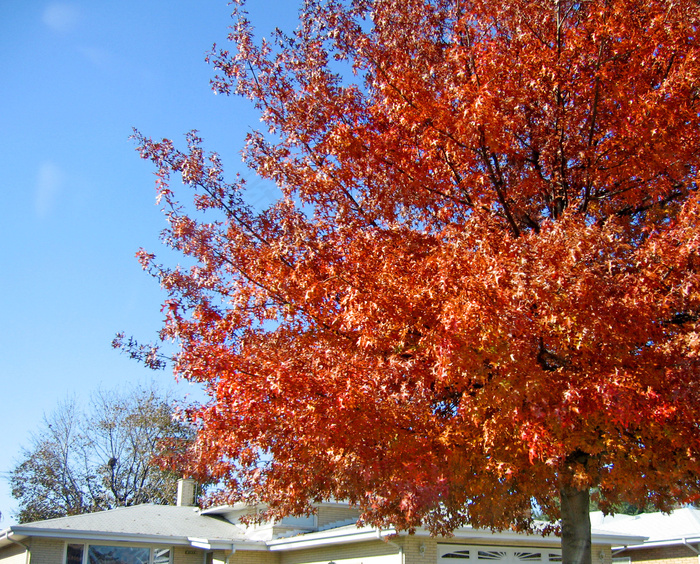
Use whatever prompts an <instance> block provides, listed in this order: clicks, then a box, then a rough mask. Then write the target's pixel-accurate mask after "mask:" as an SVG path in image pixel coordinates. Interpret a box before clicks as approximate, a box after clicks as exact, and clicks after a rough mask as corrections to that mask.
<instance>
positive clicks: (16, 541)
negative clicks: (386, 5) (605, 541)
mask: <svg viewBox="0 0 700 564" xmlns="http://www.w3.org/2000/svg"><path fill="white" fill-rule="evenodd" d="M13 534H14V533H13V532H12V531H7V532H5V535H4V536H5V538H6V539H7V540H9V541H10V542H11V543H14V544H17V545H19V546H21V547H22V548H23V549H24V562H25V564H29V556H30V554H29V546H27V545H26V544H24V543H22V542H20V541H18V540H15V539H13V538H11V537H10V535H13ZM684 540H685V539H684Z"/></svg>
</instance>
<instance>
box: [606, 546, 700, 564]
mask: <svg viewBox="0 0 700 564" xmlns="http://www.w3.org/2000/svg"><path fill="white" fill-rule="evenodd" d="M615 556H629V557H630V561H631V562H632V564H635V563H636V562H640V563H644V564H652V563H653V564H698V562H699V559H698V555H697V554H696V553H695V552H693V551H692V550H691V549H690V548H688V547H687V546H684V545H682V544H676V545H670V546H663V547H657V548H640V549H637V550H626V551H624V552H620V553H618V554H616V555H615Z"/></svg>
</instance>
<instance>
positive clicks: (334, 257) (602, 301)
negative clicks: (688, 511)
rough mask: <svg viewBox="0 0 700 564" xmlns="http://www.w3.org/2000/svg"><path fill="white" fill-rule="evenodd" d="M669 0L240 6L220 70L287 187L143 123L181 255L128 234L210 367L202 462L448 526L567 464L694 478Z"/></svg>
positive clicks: (500, 521) (621, 485)
mask: <svg viewBox="0 0 700 564" xmlns="http://www.w3.org/2000/svg"><path fill="white" fill-rule="evenodd" d="M348 4H349V5H348ZM672 8H673V9H669V4H668V3H666V2H657V1H648V0H645V1H642V0H613V1H611V2H606V3H600V2H593V3H580V2H569V1H566V0H562V1H560V2H556V3H553V2H549V1H545V0H542V1H539V0H538V1H534V2H533V1H530V2H518V1H515V2H501V1H497V0H474V1H471V2H466V3H465V2H456V1H454V2H453V1H451V0H436V1H433V2H428V1H423V0H415V1H411V2H406V1H405V0H404V1H402V2H398V1H394V0H387V1H381V2H379V1H378V2H372V1H366V2H348V3H344V2H340V1H338V2H335V1H333V2H328V3H325V2H319V1H315V0H311V1H309V2H307V3H306V4H305V12H304V13H303V14H302V16H301V19H302V21H301V25H300V27H299V28H298V29H297V31H296V32H294V35H293V37H291V38H286V37H285V36H283V35H279V36H278V37H276V38H275V39H276V43H264V44H257V43H256V42H255V41H254V37H253V35H252V29H251V26H250V24H249V23H248V22H247V21H246V20H245V17H244V15H243V14H242V12H241V11H240V8H236V15H237V16H238V17H239V20H238V23H237V25H236V26H234V29H233V31H232V41H234V43H235V45H234V49H232V51H231V52H229V51H226V50H222V51H219V52H218V53H217V54H215V55H212V60H213V62H214V66H215V67H216V69H217V71H219V72H220V73H221V76H220V77H219V78H217V81H216V82H215V87H216V88H217V89H218V90H219V91H221V92H224V93H229V92H236V93H238V94H241V95H243V96H248V97H250V98H251V99H253V100H254V101H255V102H256V104H258V107H259V108H260V109H261V111H262V112H263V116H264V120H265V123H266V126H267V127H268V128H269V131H271V132H272V134H267V133H265V132H262V133H253V134H251V136H250V137H249V139H248V143H247V145H246V147H245V149H244V160H245V162H246V164H247V165H248V166H250V167H251V168H252V169H254V170H255V171H256V172H257V173H258V174H259V175H261V176H262V177H264V178H267V179H271V180H273V181H274V182H275V183H276V184H277V186H278V187H279V188H280V189H281V191H282V194H283V199H281V200H280V201H279V202H278V203H277V204H276V205H274V206H271V207H270V209H267V210H263V211H259V212H258V211H255V210H253V209H251V207H250V206H248V205H247V204H246V201H245V196H246V186H245V183H243V182H240V181H238V182H235V183H233V184H227V183H226V182H225V180H224V172H223V168H222V166H221V163H220V161H219V158H218V157H217V156H216V155H215V154H212V155H206V154H205V152H204V151H203V150H202V148H201V140H200V139H199V138H198V137H197V135H196V134H195V133H192V134H190V135H189V136H188V140H187V144H188V147H187V150H185V151H178V150H176V149H175V148H174V147H173V144H172V143H171V142H169V141H167V140H164V141H161V142H154V141H152V140H150V139H147V138H144V137H142V136H137V139H138V141H139V144H140V147H139V148H140V151H141V155H142V156H143V157H144V158H148V159H150V160H152V161H153V163H154V164H155V166H156V168H157V171H158V173H157V174H158V178H159V192H160V195H161V197H162V198H163V201H164V206H165V211H166V215H167V218H168V221H169V228H168V230H166V232H165V234H164V241H165V242H166V243H167V244H168V245H170V246H171V247H173V248H175V249H176V250H179V251H182V252H183V254H184V255H185V256H186V257H187V261H188V265H187V267H180V268H174V269H172V270H169V269H166V268H163V267H159V266H157V265H155V263H154V257H153V256H152V255H149V254H148V253H145V252H141V253H140V257H139V260H140V261H141V262H142V264H143V265H144V266H148V268H149V269H150V270H151V271H152V272H153V273H154V274H155V275H156V276H157V277H159V278H160V280H161V283H162V284H163V285H164V286H165V288H166V289H167V290H168V292H169V293H170V299H172V302H169V304H172V306H173V307H172V308H169V307H166V310H167V312H166V313H167V314H168V315H167V319H166V322H165V328H164V331H163V334H162V336H163V337H164V338H172V339H174V340H176V341H177V343H178V346H179V353H178V356H177V359H176V363H175V370H176V372H177V373H178V374H182V375H184V376H185V377H187V378H191V379H193V380H196V381H199V382H205V383H206V384H207V386H208V391H209V393H210V394H211V403H210V404H209V405H206V406H202V407H200V408H199V409H194V410H193V411H192V412H191V416H192V418H193V419H195V420H196V421H197V423H198V425H199V426H200V427H199V428H200V435H199V439H198V442H197V443H196V444H195V445H193V447H192V453H191V454H192V459H191V465H192V472H193V473H194V474H197V475H200V476H201V475H209V476H210V477H212V478H213V479H216V480H221V481H222V482H223V484H224V486H225V487H227V488H229V492H230V496H231V497H230V500H237V499H246V500H252V499H263V500H265V501H267V502H268V503H270V504H271V507H272V508H273V509H272V510H273V512H277V513H276V514H279V513H284V512H288V511H297V512H298V511H302V510H305V509H306V508H308V504H310V503H312V502H314V501H317V500H320V499H327V498H330V497H334V498H337V499H341V498H346V499H349V500H352V501H353V502H356V503H357V504H359V505H360V507H361V508H362V510H363V512H364V513H363V517H364V519H365V520H366V521H367V522H368V523H374V524H388V523H393V524H394V525H397V526H399V527H406V528H410V527H415V526H418V525H419V524H420V523H421V522H425V523H428V524H429V526H430V527H431V528H432V530H434V531H435V532H444V531H448V530H449V529H450V528H453V527H455V526H458V525H461V524H463V523H465V522H467V521H470V522H472V523H474V524H475V525H485V526H492V527H496V528H500V527H504V526H508V525H509V524H515V526H516V527H518V528H524V527H527V526H528V525H529V524H531V522H530V521H529V520H528V518H527V517H524V511H525V510H526V509H527V508H529V504H530V501H531V499H533V498H534V499H536V500H537V502H538V503H539V505H540V506H541V507H543V508H545V509H546V510H547V511H550V512H551V513H552V516H555V515H554V512H555V511H556V507H555V504H554V503H553V502H552V499H553V497H554V496H556V495H557V490H558V487H559V485H560V481H561V480H563V481H566V480H569V482H571V483H574V484H575V485H577V486H580V487H588V486H590V485H593V484H598V485H599V486H600V487H601V489H602V491H604V493H605V495H607V496H610V497H611V498H612V497H616V498H619V499H627V498H629V499H630V500H631V499H632V498H634V499H635V500H638V499H639V498H640V497H644V496H649V497H650V498H652V499H653V500H654V501H655V502H658V503H660V504H663V503H667V502H668V501H669V500H670V497H672V496H678V498H679V499H680V498H681V497H683V496H686V497H689V496H691V495H695V494H697V493H698V492H697V489H698V485H697V484H698V483H700V482H699V481H698V479H697V478H698V474H699V473H700V470H699V469H698V467H697V456H696V455H697V452H698V449H700V439H698V438H697V426H698V424H700V421H699V420H698V415H697V414H698V413H700V409H698V408H700V384H698V366H699V365H698V355H699V353H700V338H699V337H698V335H699V334H700V327H698V323H699V316H700V291H699V290H698V288H699V287H700V272H698V268H699V266H700V258H699V257H698V248H700V234H699V233H700V232H699V231H698V225H700V217H699V214H700V204H698V201H699V200H698V197H697V180H698V179H697V174H698V173H697V171H698V166H699V165H700V163H699V162H698V158H699V156H698V151H697V144H698V134H699V133H700V131H699V129H700V122H699V119H700V118H699V117H698V112H697V91H696V90H697V83H698V80H697V79H698V78H699V77H698V74H699V73H700V52H699V51H698V45H697V42H696V41H695V40H694V37H695V35H694V34H695V31H694V27H693V26H694V25H695V24H694V23H693V22H697V19H698V8H697V6H696V5H695V4H694V3H692V2H689V1H682V2H677V3H675V4H673V6H672ZM370 16H371V17H370ZM370 22H371V23H370ZM346 63H347V66H345V64H346ZM346 70H347V71H348V72H347V73H346V72H345V71H346ZM354 71H356V73H357V74H354ZM172 173H176V174H179V175H181V177H182V180H183V181H184V183H185V184H186V187H185V190H189V191H191V193H192V197H193V203H194V205H193V206H189V205H187V204H183V203H181V202H180V201H179V200H178V199H176V197H175V190H174V189H173V188H171V186H170V182H171V174H172ZM179 193H180V192H179V191H178V194H179ZM201 212H206V214H207V216H206V217H207V221H206V222H205V221H204V216H203V215H201ZM577 453H578V454H577ZM581 453H583V454H581ZM574 454H576V456H578V455H579V454H580V455H581V456H583V455H585V456H583V458H585V459H586V460H587V465H586V466H585V468H584V467H583V466H582V465H579V466H581V467H580V468H579V467H578V466H572V464H573V463H572V460H573V458H576V457H574ZM572 457H573V458H572ZM572 468H573V469H574V470H572ZM563 476H564V478H562V477H563ZM569 482H567V484H568V483H569ZM671 482H673V484H674V485H673V487H674V488H675V489H674V490H673V491H674V493H673V494H671V493H669V492H670V491H671V490H670V489H669V484H670V483H671ZM561 483H563V482H561ZM630 483H631V484H633V486H632V487H627V484H630ZM494 507H495V508H496V509H494Z"/></svg>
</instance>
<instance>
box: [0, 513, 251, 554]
mask: <svg viewBox="0 0 700 564" xmlns="http://www.w3.org/2000/svg"><path fill="white" fill-rule="evenodd" d="M29 536H40V537H54V538H59V537H60V538H81V539H88V540H89V539H102V540H112V541H119V540H123V541H132V542H133V541H139V542H151V543H158V542H164V543H167V544H184V545H197V546H199V545H217V546H218V545H221V544H225V545H226V546H228V547H230V546H231V543H232V542H234V541H235V542H236V544H239V543H241V542H246V538H245V535H244V533H243V531H242V530H241V529H240V527H237V526H236V525H234V524H232V523H229V522H228V521H226V520H224V519H221V518H219V517H217V516H209V515H201V514H200V512H199V510H198V509H197V508H196V507H184V506H175V505H150V504H145V505H135V506H131V507H119V508H117V509H111V510H108V511H99V512H97V513H86V514H83V515H73V516H70V517H59V518H57V519H47V520H45V521H37V522H35V523H28V524H26V525H14V526H12V527H10V528H9V529H6V530H5V531H3V532H2V533H0V546H3V545H5V544H9V542H11V541H10V540H9V539H10V538H15V539H18V538H19V539H21V538H26V537H29ZM248 542H249V541H248Z"/></svg>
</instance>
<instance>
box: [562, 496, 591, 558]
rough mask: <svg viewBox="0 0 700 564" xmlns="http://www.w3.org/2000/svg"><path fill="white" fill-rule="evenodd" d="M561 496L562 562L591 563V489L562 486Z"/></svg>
mask: <svg viewBox="0 0 700 564" xmlns="http://www.w3.org/2000/svg"><path fill="white" fill-rule="evenodd" d="M559 496H560V498H561V561H562V564H591V517H590V514H589V504H588V502H589V491H588V489H585V490H579V489H576V488H574V487H572V486H562V487H561V489H560V491H559Z"/></svg>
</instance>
